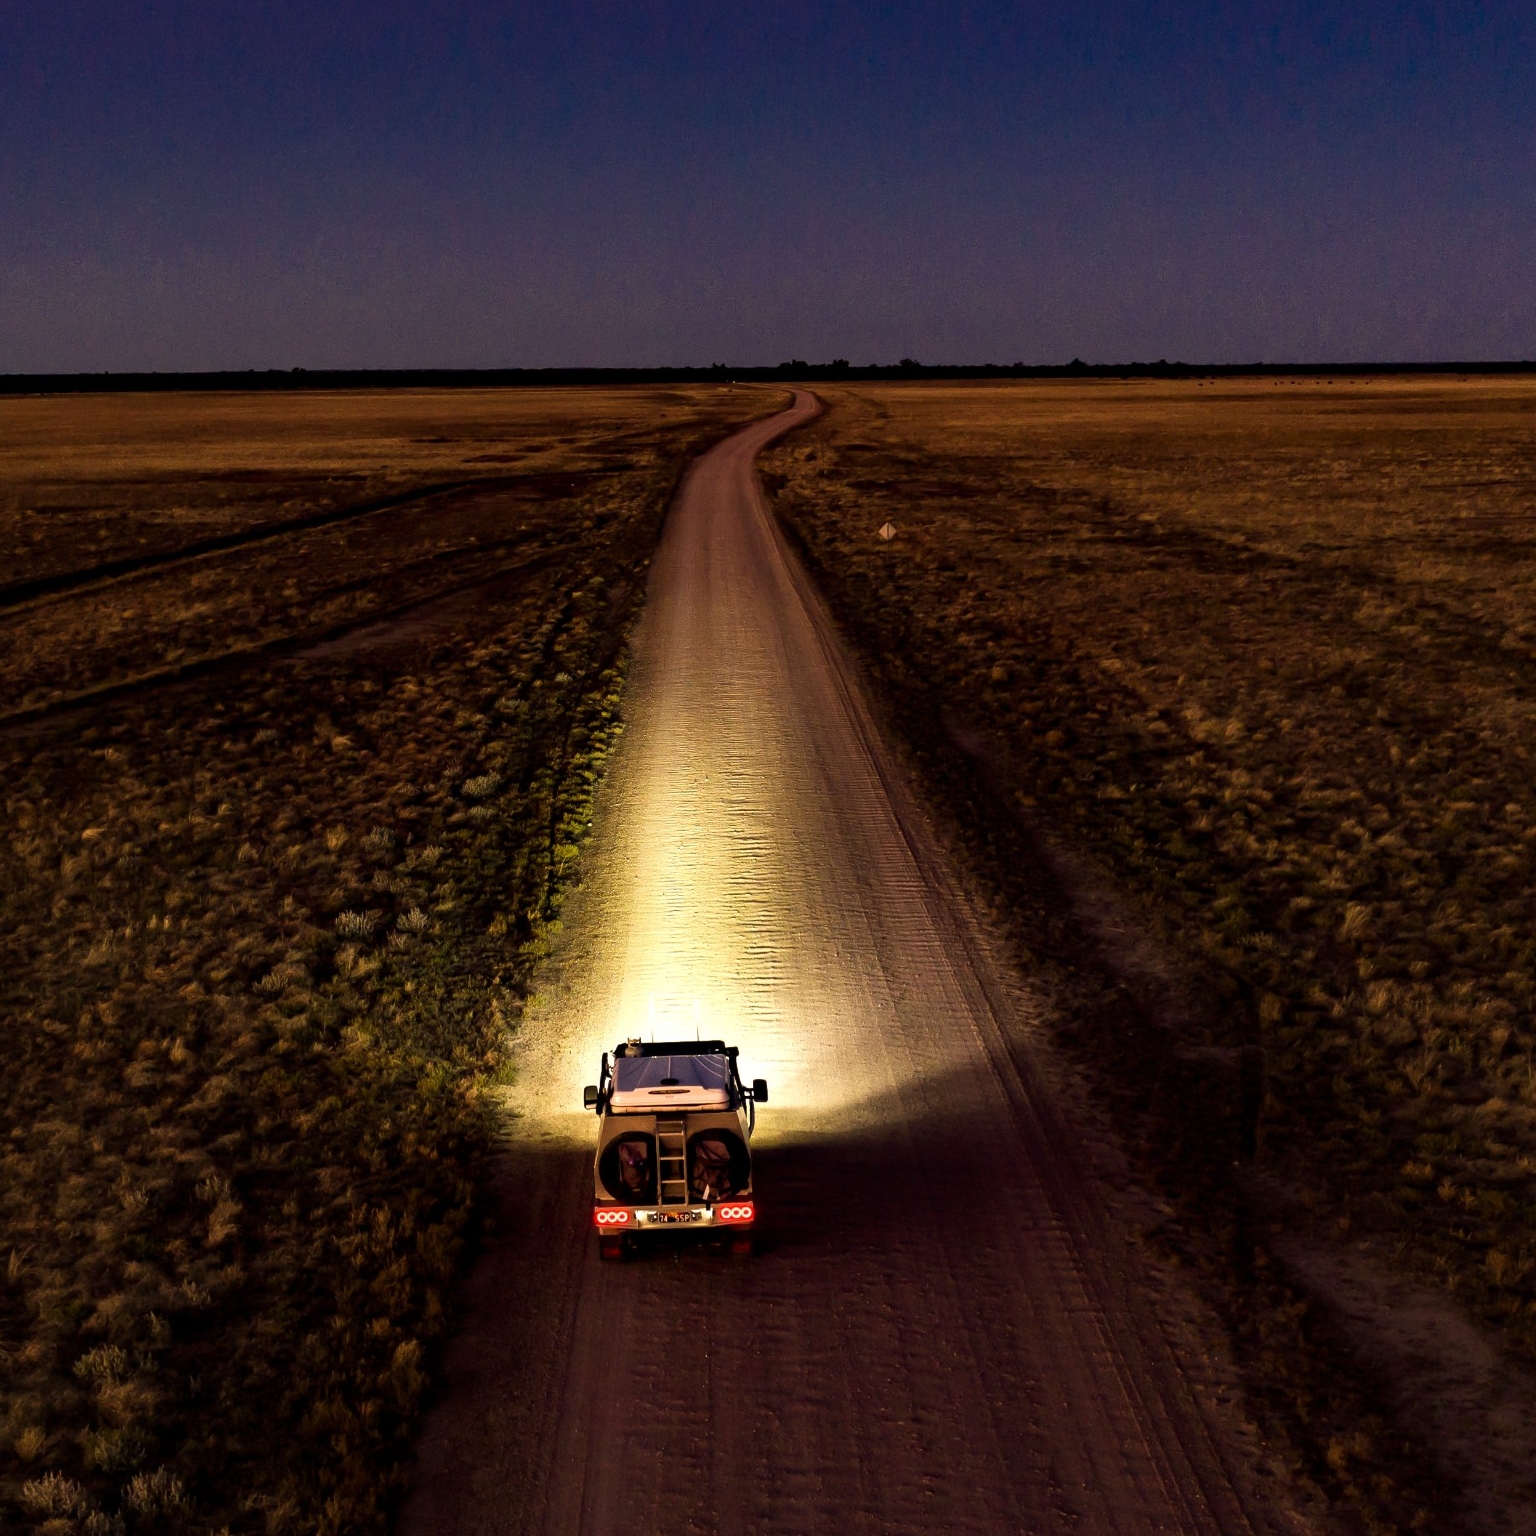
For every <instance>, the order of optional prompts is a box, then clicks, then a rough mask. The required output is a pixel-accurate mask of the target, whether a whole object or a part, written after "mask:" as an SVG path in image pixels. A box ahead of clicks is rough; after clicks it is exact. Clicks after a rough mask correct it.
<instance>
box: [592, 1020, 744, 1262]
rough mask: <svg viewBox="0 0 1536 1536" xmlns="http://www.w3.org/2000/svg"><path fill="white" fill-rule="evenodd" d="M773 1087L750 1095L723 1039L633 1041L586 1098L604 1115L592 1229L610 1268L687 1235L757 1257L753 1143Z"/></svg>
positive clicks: (607, 1062) (607, 1064)
mask: <svg viewBox="0 0 1536 1536" xmlns="http://www.w3.org/2000/svg"><path fill="white" fill-rule="evenodd" d="M767 1102H768V1084H767V1083H765V1082H764V1081H763V1080H762V1078H760V1077H759V1078H755V1079H754V1080H753V1083H752V1086H751V1087H750V1088H747V1087H744V1086H743V1085H742V1081H741V1078H740V1076H739V1075H738V1074H737V1071H736V1047H735V1046H734V1045H726V1044H725V1042H724V1041H723V1040H690V1041H684V1042H679V1041H663V1042H661V1043H659V1044H658V1043H657V1042H655V1041H652V1042H650V1043H642V1042H641V1041H639V1040H628V1041H626V1042H625V1043H624V1044H623V1045H620V1046H616V1047H615V1048H614V1051H613V1056H612V1059H610V1058H609V1057H608V1056H607V1055H606V1054H605V1055H604V1056H603V1071H602V1080H601V1081H600V1082H599V1083H598V1084H597V1085H596V1087H588V1088H587V1090H586V1107H587V1108H588V1109H595V1110H596V1111H597V1114H598V1135H597V1160H596V1163H595V1165H594V1169H593V1176H594V1190H593V1206H592V1222H593V1225H594V1226H595V1227H596V1228H597V1237H598V1249H599V1252H600V1253H601V1254H602V1256H603V1257H604V1258H605V1259H617V1258H622V1257H623V1256H624V1255H625V1254H626V1253H627V1252H629V1251H631V1250H632V1249H633V1248H634V1246H635V1245H636V1244H637V1243H639V1242H643V1241H647V1240H650V1239H652V1238H657V1237H663V1236H667V1237H671V1236H679V1235H681V1234H683V1233H691V1234H699V1235H701V1236H712V1237H714V1238H715V1239H717V1240H720V1241H724V1242H728V1243H729V1244H730V1246H731V1249H732V1251H733V1252H735V1253H750V1252H751V1251H752V1229H753V1225H754V1223H755V1222H756V1220H757V1205H756V1201H755V1200H754V1198H753V1194H752V1153H751V1151H750V1150H749V1145H748V1144H749V1142H750V1141H751V1138H752V1131H753V1128H754V1126H755V1125H756V1122H757V1106H758V1105H759V1104H766V1103H767Z"/></svg>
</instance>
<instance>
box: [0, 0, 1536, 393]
mask: <svg viewBox="0 0 1536 1536" xmlns="http://www.w3.org/2000/svg"><path fill="white" fill-rule="evenodd" d="M903 356H911V357H916V358H918V359H920V360H922V361H924V362H952V363H953V362H980V361H996V362H1014V361H1024V362H1064V361H1067V360H1068V359H1070V358H1072V357H1074V356H1079V357H1082V358H1084V359H1086V360H1088V361H1124V360H1131V359H1146V360H1155V359H1157V358H1163V357H1166V358H1170V359H1174V358H1178V359H1183V360H1189V361H1210V362H1222V361H1228V362H1248V361H1256V360H1261V359H1262V360H1265V361H1319V360H1338V361H1365V360H1394V359H1398V360H1430V359H1437V358H1457V359H1461V358H1514V357H1533V356H1536V3H1532V0H1522V3H1498V0H1491V3H1488V4H1484V5H1476V4H1460V5H1450V4H1446V5H1424V4H1402V5H1386V4H1372V3H1370V0H1361V3H1358V4H1347V3H1340V4H1336V5H1326V6H1325V5H1307V4H1290V5H1281V4H1275V5H1258V4H1248V5H1244V4H1227V5H1194V4H1185V5H1159V4H1103V5H1094V4H1091V3H1085V4H1081V5H1075V4H1049V5H1047V4H1040V5H1019V6H1002V5H966V4H963V3H950V4H931V5H929V4H916V3H910V4H900V3H894V4H884V5H860V6H854V5H839V4H832V3H829V4H825V5H819V6H812V5H804V4H798V3H781V4H776V5H771V6H770V5H752V4H748V3H744V0H743V3H730V0H710V3H706V0H667V3H650V0H629V3H626V4H614V5H595V4H594V5H584V4H581V3H579V0H572V3H553V0H552V3H548V4H544V5H539V6H520V5H509V4H501V5H495V4H488V3H487V4H455V3H452V0H439V3H436V4H432V5H427V4H404V3H398V0H368V3H358V4H326V3H324V0H309V3H305V4H261V3H259V0H247V3H239V4H233V3H231V4H225V3H220V0H196V3H186V4H181V3H165V4H149V3H138V4H134V3H124V4H118V5H113V4H106V3H98V4H76V3H71V0H0V372H24V371H40V372H51V371H67V370H77V369H78V370H97V369H114V370H123V369H139V368H154V369H161V370H171V369H192V368H218V367H229V368H248V367H250V368H268V367H282V368H287V367H295V366H305V367H310V368H321V367H397V366H398V367H439V366H442V367H481V366H486V367H518V366H529V367H533V366H546V365H641V366H644V365H659V364H676V363H690V364H697V363H703V364H707V363H712V362H717V361H723V362H732V363H743V364H745V363H776V362H779V361H782V360H784V359H787V358H790V357H802V358H807V359H810V360H813V361H820V360H827V359H831V358H833V357H847V358H849V359H851V360H852V361H854V362H856V363H863V362H889V361H895V360H896V359H898V358H900V357H903Z"/></svg>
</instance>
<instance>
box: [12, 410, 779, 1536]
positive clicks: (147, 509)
mask: <svg viewBox="0 0 1536 1536" xmlns="http://www.w3.org/2000/svg"><path fill="white" fill-rule="evenodd" d="M774 403H775V400H774V398H773V397H772V396H770V395H769V394H766V393H758V394H750V395H749V393H748V392H746V391H737V392H735V393H730V392H727V391H724V390H716V391H709V390H698V391H694V392H686V393H685V392H677V391H659V390H657V391H645V390H635V391H614V392H611V393H606V394H605V393H601V392H597V391H588V392H574V391H562V392H533V391H527V392H523V391H508V392H503V393H497V394H477V395H467V394H448V393H441V394H428V393H424V394H421V395H419V396H409V395H377V396H348V397H341V398H335V397H326V396H318V397H306V398H290V399H285V400H281V401H274V400H271V399H266V398H261V397H255V398H252V399H248V400H247V399H241V398H238V397H218V398H215V399H211V400H210V399H208V398H197V397H192V398H188V399H181V400H178V399H176V398H174V397H165V396H160V397H151V398H126V399H125V398H120V397H117V398H115V397H95V398H90V399H79V398H77V399H55V400H49V401H41V402H37V401H8V402H4V403H3V404H0V411H3V412H4V413H5V419H6V430H5V432H4V433H3V434H0V437H3V440H4V441H5V442H6V444H7V445H8V447H7V449H6V450H5V452H4V453H3V454H0V523H3V524H5V525H7V526H6V528H5V532H6V536H7V539H8V543H9V545H10V547H13V548H20V549H22V550H23V551H24V555H23V558H22V559H21V561H20V562H19V563H18V565H17V566H15V567H14V568H13V569H14V573H15V578H16V580H17V581H21V580H24V579H34V578H38V577H48V578H49V579H55V578H59V577H62V578H64V579H63V581H62V582H58V581H57V580H55V586H56V590H55V591H54V592H53V593H52V595H44V596H36V595H33V596H22V597H19V598H17V599H16V600H15V601H12V602H10V603H9V604H8V605H6V606H3V607H0V633H3V635H4V639H5V644H4V647H3V652H0V653H3V656H4V661H3V663H0V717H5V720H6V721H8V722H9V723H5V724H0V785H3V788H0V796H3V801H4V811H5V815H4V827H5V838H4V846H3V848H0V945H3V950H0V997H3V1006H4V1018H5V1029H4V1033H3V1035H0V1053H3V1056H0V1105H3V1120H0V1136H3V1138H4V1140H3V1144H0V1214H3V1232H4V1252H3V1253H0V1380H3V1383H4V1392H3V1398H0V1509H3V1511H4V1512H3V1514H0V1523H17V1524H20V1525H23V1526H28V1527H37V1528H41V1529H45V1530H49V1531H52V1532H56V1533H60V1536H63V1533H67V1532H96V1533H109V1532H125V1533H129V1532H141V1531H142V1532H173V1531H199V1532H201V1531H210V1532H217V1531H225V1530H227V1531H230V1532H247V1531H248V1532H284V1531H295V1532H298V1531H305V1532H309V1531H331V1532H343V1531H345V1532H357V1531H367V1530H374V1529H380V1528H382V1526H383V1525H384V1524H385V1522H386V1520H387V1518H388V1514H389V1511H390V1510H391V1508H392V1507H393V1505H394V1502H395V1500H396V1498H397V1495H398V1493H399V1490H400V1488H401V1486H402V1476H403V1470H404V1467H405V1463H406V1460H407V1458H408V1454H409V1449H410V1443H411V1437H412V1432H413V1429H414V1426H415V1424H416V1422H417V1419H418V1417H419V1414H420V1411H421V1408H422V1405H423V1400H424V1394H425V1393H426V1392H427V1391H428V1390H429V1382H430V1378H431V1369H432V1361H433V1346H434V1343H435V1342H436V1341H437V1340H439V1339H440V1338H441V1337H442V1336H443V1334H444V1331H445V1329H446V1328H447V1326H448V1324H449V1319H450V1311H451V1300H450V1288H451V1286H452V1283H453V1281H454V1279H455V1277H456V1276H457V1275H458V1274H459V1273H460V1272H461V1268H462V1264H463V1262H464V1259H465V1256H466V1253H467V1251H468V1248H469V1246H471V1245H472V1243H473V1239H474V1234H475V1231H476V1225H477V1221H478V1218H479V1216H480V1214H481V1211H482V1207H483V1194H484V1189H485V1181H486V1176H487V1171H488V1168H489V1160H490V1158H491V1157H492V1155H493V1153H494V1140H495V1120H494V1115H493V1113H492V1111H491V1107H490V1106H491V1102H492V1098H493V1094H492V1093H491V1090H493V1089H494V1086H495V1084H496V1082H497V1080H498V1074H499V1073H500V1072H501V1071H502V1070H503V1069H502V1047H503V1042H504V1040H505V1037H506V1033H507V1031H508V1030H509V1029H511V1028H513V1027H514V1026H515V1024H516V1022H517V1019H518V1017H519V1012H520V1008H521V1003H522V1000H523V997H524V993H525V989H526V983H527V978H528V975H529V971H530V968H531V966H532V964H533V962H534V960H535V959H536V957H537V956H538V955H539V953H540V952H541V950H542V947H543V945H544V943H545V941H546V939H547V936H548V934H549V932H550V930H551V928H552V926H553V925H555V924H557V923H558V921H559V912H560V907H561V901H562V892H563V890H564V887H565V884H566V882H567V881H568V880H569V878H570V877H571V875H572V873H573V870H574V865H575V861H576V859H577V855H578V850H579V848H580V845H581V840H582V837H583V834H584V831H585V827H586V823H587V819H588V816H589V811H590V802H591V796H592V794H593V791H594V788H595V786H596V784H597V782H598V779H599V777H600V774H601V771H602V766H603V762H604V759H605V757H606V755H607V753H608V751H609V750H610V748H611V746H612V744H613V742H614V740H615V737H616V735H617V732H618V730H619V728H620V726H619V703H620V696H621V691H622V682H623V672H624V665H625V643H626V636H627V634H628V632H629V629H630V625H631V622H632V619H633V617H634V615H635V613H636V612H637V611H638V606H639V604H640V601H641V599H642V595H643V582H644V575H645V567H646V565H647V563H648V560H649V555H650V551H651V548H652V547H653V545H654V542H655V539H656V536H657V534H658V531H659V528H660V524H661V519H662V516H663V514H664V512H665V508H666V505H667V502H668V500H669V498H670V494H671V491H672V488H673V485H674V483H675V480H676V476H677V474H678V473H679V471H680V469H681V467H682V465H683V464H684V463H685V462H686V460H687V459H688V458H689V457H690V456H691V455H692V454H693V453H695V452H696V451H698V450H699V449H700V448H701V447H703V446H704V445H705V444H707V443H708V442H710V441H712V440H714V439H715V438H717V437H719V436H720V435H722V434H723V432H724V431H726V430H727V429H728V426H729V425H730V424H731V423H732V422H733V421H736V420H741V419H745V418H747V417H750V416H752V415H755V414H758V413H760V412H761V411H762V410H764V409H769V408H771V407H772V405H773V404H774ZM108 445H110V446H108ZM486 460H494V461H495V462H494V463H493V464H492V465H491V466H490V467H489V468H486V467H485V461H486ZM509 465H510V466H512V468H509V467H508V466H509ZM477 475H483V476H485V477H486V479H487V481H488V483H486V484H481V485H478V486H470V487H468V488H467V489H466V488H464V487H460V488H458V489H456V490H455V491H454V492H453V493H452V494H451V495H449V496H447V497H446V498H445V497H441V496H439V497H438V498H437V499H436V500H429V501H428V502H426V503H425V504H423V503H421V502H419V501H415V500H412V499H411V493H412V492H414V491H415V490H417V489H419V488H420V487H421V486H423V485H426V486H428V487H431V486H433V485H435V484H437V483H439V482H441V481H442V480H458V481H463V480H473V479H474V478H475V477H476V476H477ZM509 476H515V477H516V478H511V479H509V478H508V477H509ZM210 486H211V487H214V488H215V489H216V490H217V493H218V494H216V495H214V496H213V497H212V498H211V499H210V498H209V497H208V495H207V494H206V493H207V492H208V489H209V487H210ZM231 487H234V488H237V489H233V490H232V489H231ZM381 487H384V488H386V489H388V491H389V493H390V495H391V496H394V497H402V499H401V500H399V501H398V502H397V503H395V504H392V505H390V506H388V507H386V508H384V509H381V510H378V511H374V512H365V513H361V514H359V515H358V516H356V517H355V518H352V517H348V518H342V519H340V520H337V521H334V522H331V523H328V524H326V525H324V526H320V527H312V528H307V529H300V530H296V531H292V532H289V533H286V534H285V533H283V532H282V531H281V529H276V530H273V528H272V527H271V525H274V524H280V523H281V521H282V520H283V519H305V518H312V517H313V514H314V513H315V512H316V510H317V509H318V510H325V509H326V508H331V507H340V508H343V509H345V508H346V507H347V506H349V505H351V504H353V503H363V502H367V501H370V500H374V501H377V500H379V499H381ZM251 527H255V528H259V529H265V530H267V531H266V532H264V533H263V534H262V536H261V537H260V538H258V539H256V540H254V541H250V542H245V543H242V544H240V545H239V546H238V547H236V548H229V549H224V550H222V551H218V552H214V553H210V554H207V555H205V556H200V557H198V558H197V559H194V560H190V561H182V562H178V561H176V560H175V559H171V560H170V561H169V563H166V562H165V559H164V557H166V556H174V555H175V553H176V551H177V549H178V548H180V547H182V545H179V544H178V542H177V541H178V539H179V540H181V541H183V543H185V542H187V541H190V540H192V539H194V538H207V537H209V536H213V537H219V536H221V535H222V534H224V533H227V532H228V531H230V530H231V529H241V528H251ZM269 535H270V536H269ZM139 554H144V555H148V556H152V557H153V559H152V560H151V561H150V562H149V563H148V564H147V565H145V566H144V567H143V568H140V569H137V570H135V571H132V572H128V573H122V572H119V573H117V574H114V575H110V576H107V577H102V578H100V579H97V578H95V577H92V578H90V579H86V573H88V572H89V571H91V570H92V569H99V568H100V567H101V566H103V565H105V564H110V563H112V562H121V561H123V560H125V559H127V560H133V559H136V558H137V557H138V555H139ZM71 561H73V562H74V563H73V565H72V564H71ZM156 562H158V563H156ZM75 575H79V576H80V579H79V580H74V579H73V576H75ZM0 596H3V595H0ZM258 644H259V645H260V646H264V647H266V649H263V650H257V649H256V646H257V645H258ZM189 663H190V664H191V665H189ZM200 669H201V670H200ZM104 686H107V687H111V688H114V689H116V690H118V691H117V692H115V693H113V694H111V695H107V696H103V695H101V694H100V692H99V690H100V689H102V688H103V687H104ZM82 697H83V698H84V699H86V700H87V701H90V700H92V699H94V700H95V701H96V702H94V703H91V702H87V704H86V706H85V707H83V708H81V707H76V708H74V709H73V710H70V711H67V712H63V713H60V712H59V711H60V710H61V709H62V707H63V706H65V705H67V704H69V702H70V701H71V700H72V699H73V700H79V699H81V698H82Z"/></svg>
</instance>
